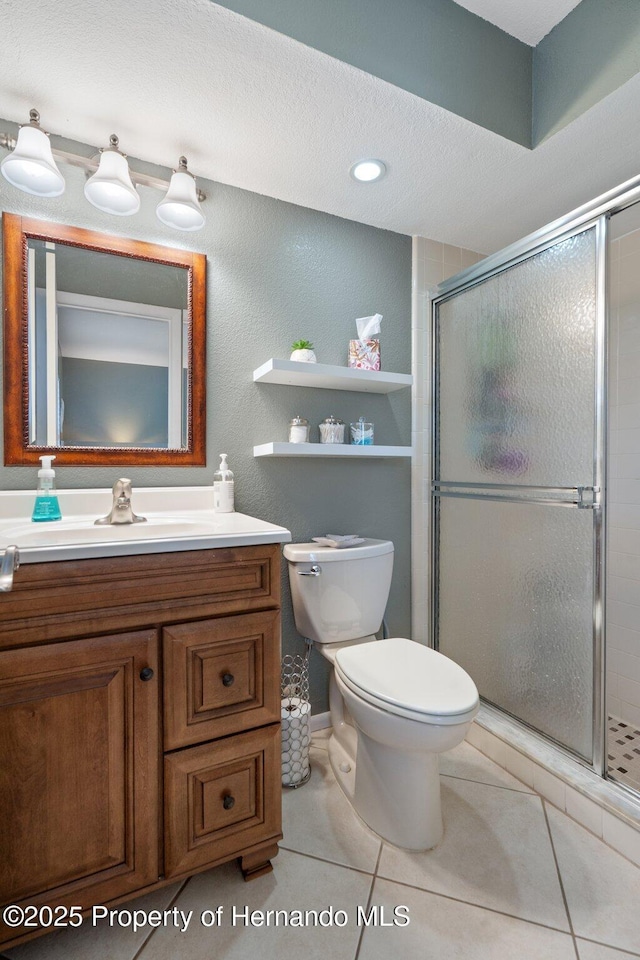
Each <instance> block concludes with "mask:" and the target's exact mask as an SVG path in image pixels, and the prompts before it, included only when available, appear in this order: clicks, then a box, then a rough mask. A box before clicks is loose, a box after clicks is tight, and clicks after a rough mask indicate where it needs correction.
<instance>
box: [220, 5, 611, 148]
mask: <svg viewBox="0 0 640 960" xmlns="http://www.w3.org/2000/svg"><path fill="white" fill-rule="evenodd" d="M219 2H220V3H221V5H222V6H224V7H228V8H229V9H230V10H234V11H235V12H236V13H240V14H242V15H243V16H245V17H250V18H251V19H252V20H256V21H257V22H258V23H263V24H265V25H266V26H268V27H272V28H273V29H274V30H278V31H279V32H280V33H284V34H286V35H287V36H289V37H293V38H294V39H295V40H299V41H300V42H301V43H305V44H307V45H308V46H310V47H314V48H315V49H316V50H322V51H323V53H328V54H329V56H332V57H336V59H338V60H342V61H344V62H345V63H351V64H352V65H353V66H354V67H358V69H360V70H364V71H366V72H367V73H371V74H373V76H375V77H381V78H382V79H383V80H387V81H388V82H389V83H393V84H395V86H397V87H401V88H402V89H403V90H408V91H409V92H410V93H415V94H416V95H417V96H419V97H424V99H425V100H429V101H431V102H432V103H437V104H438V105H439V106H441V107H444V108H445V110H450V111H451V112H452V113H457V114H458V115H459V116H461V117H465V118H466V119H467V120H471V121H472V122H473V123H477V124H480V125H481V126H483V127H486V128H487V129H488V130H493V131H494V132H495V133H498V134H500V135H501V136H503V137H508V138H509V139H510V140H514V141H515V142H516V143H520V144H522V145H523V146H526V147H529V146H531V109H532V103H531V60H532V49H531V47H529V46H528V45H527V44H526V43H522V41H520V40H516V38H515V37H512V36H510V35H509V34H508V33H505V32H504V31H503V30H500V29H499V28H498V27H496V26H494V25H493V24H492V23H489V22H488V21H487V20H483V19H482V18H481V17H478V16H476V15H475V14H473V13H471V12H470V11H469V10H466V9H465V8H464V7H461V6H459V4H457V3H454V2H453V0H393V2H392V3H390V2H389V0H320V2H318V0H269V2H268V3H265V2H264V0H219ZM597 2H601V0H597Z"/></svg>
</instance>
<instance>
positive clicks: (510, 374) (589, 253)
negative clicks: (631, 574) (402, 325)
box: [433, 226, 602, 762]
mask: <svg viewBox="0 0 640 960" xmlns="http://www.w3.org/2000/svg"><path fill="white" fill-rule="evenodd" d="M596 234H597V229H596V227H595V226H594V227H591V228H589V229H587V230H583V231H582V232H580V233H577V234H575V235H573V236H571V237H569V238H568V239H564V240H562V241H560V242H557V243H555V244H554V245H552V246H549V247H547V248H546V249H544V250H542V251H541V252H539V253H536V254H535V255H532V256H529V257H528V258H526V259H523V260H521V261H520V262H518V263H517V264H515V265H512V266H509V267H507V268H505V269H502V270H501V271H500V272H497V273H494V274H492V275H491V276H488V277H487V279H485V280H481V281H480V282H478V283H476V284H475V285H474V286H471V287H468V288H466V289H462V290H461V291H460V292H459V293H456V292H454V293H453V294H452V295H449V296H448V297H446V298H444V299H442V300H440V301H438V302H436V304H435V308H434V350H435V370H436V377H435V396H434V414H435V431H434V435H435V437H436V442H435V446H434V483H433V495H434V576H435V579H434V604H435V625H434V626H435V632H436V638H435V639H436V644H437V646H438V647H439V649H440V650H441V651H442V652H443V653H445V654H447V655H448V656H450V657H452V659H454V660H456V661H457V662H458V663H460V664H461V665H462V666H463V667H464V668H465V669H466V670H467V671H468V672H469V673H470V675H471V676H472V677H473V678H474V680H475V682H476V684H477V686H478V689H479V691H480V694H481V696H482V697H483V698H484V699H485V700H487V701H488V702H490V703H491V704H494V705H495V706H497V707H500V708H501V709H502V710H504V711H506V712H508V713H509V714H511V715H513V716H515V717H517V718H518V719H520V720H521V721H523V722H524V723H526V724H528V725H529V726H531V727H533V728H535V729H536V730H538V731H540V732H541V733H543V734H545V735H546V736H548V737H550V738H552V739H553V740H555V741H557V742H558V743H560V744H562V745H563V746H565V747H566V748H568V749H569V750H571V751H572V752H573V753H575V754H577V755H579V756H580V757H582V758H583V759H585V760H587V761H589V762H591V761H592V760H593V739H594V735H593V730H594V670H595V663H596V658H595V657H594V636H595V634H594V623H596V620H597V619H598V609H599V602H600V599H599V580H598V575H597V570H596V559H597V556H598V550H597V547H598V544H599V538H600V530H601V517H600V508H599V488H600V484H601V478H600V453H601V452H600V450H599V449H598V448H599V430H598V423H599V422H600V421H599V393H600V385H601V380H600V379H599V377H600V374H599V365H601V363H602V357H601V353H602V351H601V347H600V346H599V344H600V343H601V333H600V331H599V322H598V316H599V314H598V310H597V305H596V300H597V272H598V271H597V249H598V243H597V238H596Z"/></svg>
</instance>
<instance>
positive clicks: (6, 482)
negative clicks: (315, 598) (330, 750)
mask: <svg viewBox="0 0 640 960" xmlns="http://www.w3.org/2000/svg"><path fill="white" fill-rule="evenodd" d="M0 129H3V130H4V129H8V130H15V126H14V125H12V124H9V123H4V122H2V123H1V124H0ZM54 145H55V140H54ZM68 146H69V145H68V144H67V147H68ZM78 146H79V145H78ZM78 152H80V150H79V151H78ZM83 152H87V151H86V148H85V149H84V150H83ZM131 166H132V168H134V169H135V168H136V166H137V167H138V169H143V165H142V164H136V163H135V161H134V160H131ZM144 168H145V169H146V170H149V169H150V168H149V166H148V165H144ZM150 172H154V171H153V170H152V169H151V170H150ZM155 172H156V173H157V174H159V175H164V176H166V171H155ZM63 173H64V176H65V179H66V181H67V190H66V192H65V193H64V194H63V196H62V197H59V198H56V199H52V200H41V199H38V198H36V197H29V196H27V195H26V194H23V193H21V192H19V191H18V190H15V189H14V188H13V187H11V186H10V185H9V184H8V183H6V181H5V180H4V179H2V178H0V209H2V210H7V211H10V212H13V213H22V214H25V215H29V216H35V217H41V218H44V219H49V220H54V221H57V222H61V223H68V224H73V225H76V226H81V227H88V228H92V229H95V230H101V231H104V232H105V233H112V234H117V233H119V234H123V235H126V236H130V237H134V238H136V239H143V240H149V241H151V242H154V243H162V244H165V245H167V246H176V247H178V246H179V247H186V248H189V249H193V250H197V251H200V252H203V253H205V254H206V255H207V267H208V286H207V466H206V468H168V467H167V468H141V467H136V466H135V465H132V466H131V467H126V468H125V467H117V468H113V469H110V468H85V467H67V468H61V469H60V470H59V471H58V485H59V486H60V487H101V486H102V487H104V486H110V485H111V484H112V483H113V481H114V480H115V479H116V478H117V476H130V477H131V478H132V480H133V483H134V489H135V486H136V485H138V486H154V485H170V486H178V485H200V484H207V483H210V482H211V480H212V475H213V471H214V469H215V467H216V466H217V463H218V453H219V452H220V451H223V450H224V451H225V452H226V453H228V454H229V463H230V466H231V468H232V469H233V470H234V472H235V476H236V508H237V509H238V510H240V511H242V512H243V513H248V514H251V515H253V516H256V517H261V518H263V519H265V520H269V521H272V522H274V523H278V524H283V525H285V526H287V527H288V528H289V529H290V530H291V532H292V535H293V539H294V540H298V541H300V540H307V539H308V538H309V537H311V536H315V535H316V534H323V533H326V532H338V533H339V532H345V533H346V532H349V533H351V532H353V533H359V534H360V535H362V536H369V537H382V538H389V539H392V540H393V541H394V542H395V545H396V564H395V572H394V579H393V586H392V592H391V597H390V603H389V608H388V619H389V626H390V629H391V631H392V632H393V633H396V634H403V635H405V636H408V635H409V631H410V568H409V564H410V465H409V462H408V460H375V461H368V462H352V461H348V462H340V461H337V460H330V459H327V460H321V461H317V460H315V461H314V462H313V463H311V462H308V461H306V460H298V459H254V457H253V455H252V447H253V445H254V444H257V443H263V442H267V441H269V440H285V439H286V438H287V425H288V421H289V419H290V418H291V417H292V416H293V415H294V414H298V413H299V414H301V415H303V416H306V417H308V418H309V420H310V421H311V422H312V423H313V424H314V425H317V424H318V423H319V421H320V420H322V419H323V418H324V417H326V416H328V415H329V414H335V415H336V416H339V417H341V418H342V419H343V420H345V421H350V420H356V419H358V417H359V416H360V415H364V416H365V417H367V419H371V420H373V421H374V423H375V430H376V441H377V442H378V443H390V444H409V443H410V442H411V422H410V395H409V393H410V392H409V391H408V390H404V391H400V392H398V393H396V394H392V395H391V396H390V397H385V396H367V395H364V394H355V393H347V392H330V391H328V390H312V389H306V388H297V387H280V386H267V385H256V384H254V383H253V382H252V372H253V370H254V369H255V367H257V366H259V365H260V364H261V363H263V362H264V361H265V360H267V359H268V358H269V357H272V356H276V357H287V356H288V355H289V351H290V344H291V342H292V340H294V339H296V338H298V337H307V338H309V339H311V340H313V342H314V344H315V347H316V353H317V355H318V359H319V360H320V361H321V362H322V361H324V362H326V363H337V364H343V363H345V362H346V352H347V344H348V341H349V339H350V338H351V337H353V336H355V332H356V331H355V322H354V321H355V318H356V317H361V316H366V315H369V314H372V313H375V312H379V313H382V314H383V315H384V321H383V334H382V364H383V368H384V369H385V370H389V371H395V372H398V373H409V372H410V370H411V240H410V238H409V237H406V236H401V235H399V234H394V233H390V232H387V231H382V230H377V229H375V228H373V227H368V226H363V225H361V224H357V223H353V222H351V221H348V220H342V219H340V218H338V217H332V216H328V215H326V214H323V213H317V212H315V211H313V210H307V209H305V208H302V207H296V206H293V205H291V204H286V203H282V202H281V201H278V200H273V199H271V198H268V197H263V196H259V195H257V194H252V193H248V192H246V191H243V190H238V189H235V188H233V187H227V186H224V185H221V184H214V183H208V182H205V181H203V182H202V183H201V184H200V186H201V187H202V188H203V189H204V190H205V192H206V193H207V194H208V196H209V199H208V201H207V203H206V214H207V224H206V227H205V228H204V229H203V230H202V231H200V232H199V233H197V234H193V235H186V234H179V233H177V232H176V231H170V230H169V229H168V228H166V227H164V226H163V225H162V224H161V223H160V221H159V220H158V219H157V218H156V216H155V206H156V204H157V203H158V200H159V199H160V194H159V193H157V192H156V191H153V190H150V189H147V188H143V189H141V191H140V193H141V197H142V208H141V211H140V213H139V214H137V215H136V216H135V217H130V218H118V217H110V216H108V215H107V214H103V213H101V212H100V211H98V210H96V209H95V208H94V207H92V206H91V205H90V204H88V203H87V202H86V201H85V199H84V196H83V194H82V186H83V183H84V177H83V174H82V172H81V171H80V170H77V169H75V168H70V167H66V166H65V167H64V168H63ZM374 189H375V188H374ZM314 433H315V438H316V439H317V426H315V430H314ZM35 474H36V471H35V470H33V469H31V468H27V467H0V489H3V490H10V489H29V488H34V489H35V483H36V476H35ZM177 571H178V572H179V565H177ZM283 588H284V589H283V608H284V609H283V647H284V650H285V652H302V651H303V648H304V645H303V643H302V641H301V640H300V639H299V637H298V635H297V633H296V631H295V626H294V624H293V616H292V613H291V605H290V597H289V589H288V583H287V577H286V571H285V570H284V566H283ZM326 677H327V670H326V667H325V664H324V661H323V660H322V659H321V657H320V655H319V654H317V653H314V655H313V659H312V701H313V704H312V705H313V710H314V712H319V711H322V710H325V709H327V696H326Z"/></svg>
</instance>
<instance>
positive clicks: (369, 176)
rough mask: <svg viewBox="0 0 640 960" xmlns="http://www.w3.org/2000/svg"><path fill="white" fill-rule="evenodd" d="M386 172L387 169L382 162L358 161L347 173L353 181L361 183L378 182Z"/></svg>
mask: <svg viewBox="0 0 640 960" xmlns="http://www.w3.org/2000/svg"><path fill="white" fill-rule="evenodd" d="M386 172H387V168H386V166H385V165H384V163H383V162H382V160H358V162H357V163H354V165H353V166H352V167H351V170H350V171H349V173H350V174H351V176H352V177H353V179H354V180H360V181H361V182H362V183H372V181H374V180H380V179H381V178H382V177H384V175H385V173H386Z"/></svg>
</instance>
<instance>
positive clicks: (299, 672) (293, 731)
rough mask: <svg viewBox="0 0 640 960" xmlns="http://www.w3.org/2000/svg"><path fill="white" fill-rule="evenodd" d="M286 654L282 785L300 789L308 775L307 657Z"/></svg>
mask: <svg viewBox="0 0 640 960" xmlns="http://www.w3.org/2000/svg"><path fill="white" fill-rule="evenodd" d="M310 654H311V644H307V649H306V653H305V654H304V656H301V655H299V654H286V656H284V657H283V658H282V673H281V683H280V696H281V720H282V786H283V787H293V788H294V789H295V788H296V787H301V786H302V785H303V784H304V783H306V782H307V780H308V779H309V777H310V776H311V763H310V761H309V747H310V744H311V705H310V703H309V656H310Z"/></svg>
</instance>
